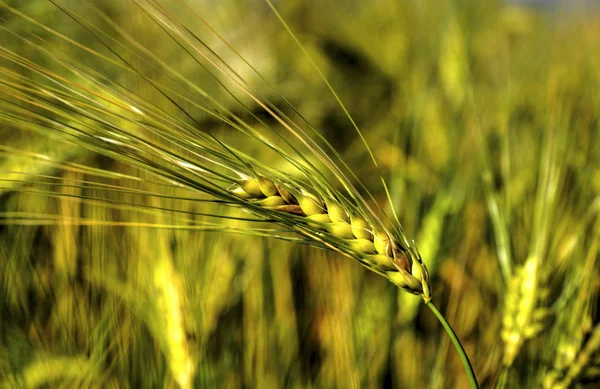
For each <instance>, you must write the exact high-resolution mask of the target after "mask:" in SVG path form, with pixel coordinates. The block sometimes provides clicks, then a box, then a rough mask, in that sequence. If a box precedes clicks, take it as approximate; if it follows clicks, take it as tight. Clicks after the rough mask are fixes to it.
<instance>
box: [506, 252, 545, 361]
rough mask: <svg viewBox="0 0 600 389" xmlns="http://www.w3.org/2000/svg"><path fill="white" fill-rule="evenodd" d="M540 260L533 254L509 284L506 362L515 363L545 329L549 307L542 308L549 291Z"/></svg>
mask: <svg viewBox="0 0 600 389" xmlns="http://www.w3.org/2000/svg"><path fill="white" fill-rule="evenodd" d="M538 273H539V261H538V258H537V257H535V256H532V257H530V258H529V259H528V260H527V261H526V262H525V263H524V264H523V266H522V267H520V268H519V270H518V271H517V272H516V274H515V276H514V277H513V278H512V279H511V281H510V284H509V286H508V295H507V298H506V307H505V309H504V315H503V318H502V332H501V334H500V336H501V338H502V340H503V342H504V361H503V363H504V365H505V366H511V365H512V364H513V362H514V360H515V358H516V357H517V355H518V353H519V351H520V350H521V347H522V346H523V344H524V343H525V341H527V340H528V339H531V338H533V337H535V336H536V335H537V334H538V333H539V332H540V331H542V330H543V329H544V323H543V320H544V319H545V318H546V317H547V316H548V314H549V312H548V309H546V308H544V307H543V306H542V307H540V305H543V304H540V301H542V300H544V295H545V294H546V292H547V291H546V290H544V289H543V288H541V287H540V285H539V282H538V281H539V278H540V277H539V274H538Z"/></svg>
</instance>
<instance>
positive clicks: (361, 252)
mask: <svg viewBox="0 0 600 389" xmlns="http://www.w3.org/2000/svg"><path fill="white" fill-rule="evenodd" d="M232 192H233V193H234V194H235V195H236V196H238V197H240V198H242V199H244V200H246V201H248V202H253V203H255V204H258V205H260V206H261V207H265V208H268V209H270V210H273V211H278V212H283V213H287V214H294V215H298V216H303V217H305V218H306V219H307V224H308V226H310V227H312V228H314V229H317V230H321V231H323V232H327V233H329V234H331V235H332V236H334V237H336V238H338V239H341V240H343V241H344V242H345V243H346V244H347V246H348V248H349V250H346V251H344V250H341V249H340V250H339V251H341V252H344V253H345V254H349V255H351V256H352V257H353V258H355V259H356V260H358V261H359V262H361V263H363V264H365V265H366V266H368V267H369V268H371V269H372V270H374V271H376V272H377V273H380V274H382V275H385V276H386V277H387V278H388V279H389V280H390V281H391V282H392V283H394V284H395V285H397V286H398V287H400V288H402V289H404V290H406V291H408V292H410V293H414V294H419V295H423V297H424V298H425V299H428V298H429V286H428V281H429V280H428V278H429V277H428V273H427V269H426V268H425V266H424V265H423V264H422V263H421V262H420V259H419V258H418V257H416V256H415V255H411V254H410V253H409V251H408V250H409V249H404V248H401V247H400V246H399V245H398V244H397V243H396V242H394V241H393V240H392V239H391V238H390V237H389V236H388V235H387V234H386V233H384V232H382V231H381V230H380V229H377V228H376V227H375V226H371V225H369V223H368V222H367V221H366V220H365V219H364V218H362V217H360V216H359V215H358V213H357V212H356V213H353V212H352V211H351V210H348V211H347V210H345V209H344V208H343V207H342V206H340V205H339V204H338V203H337V202H335V201H334V200H324V199H322V198H320V197H319V196H316V195H314V194H310V193H307V192H305V191H301V193H299V194H291V193H290V192H289V191H288V190H286V189H285V188H282V187H281V186H280V185H277V184H275V183H274V182H273V181H271V180H269V179H266V178H258V179H256V178H250V179H246V180H243V181H241V182H240V183H239V185H238V186H236V187H235V188H234V189H233V190H232Z"/></svg>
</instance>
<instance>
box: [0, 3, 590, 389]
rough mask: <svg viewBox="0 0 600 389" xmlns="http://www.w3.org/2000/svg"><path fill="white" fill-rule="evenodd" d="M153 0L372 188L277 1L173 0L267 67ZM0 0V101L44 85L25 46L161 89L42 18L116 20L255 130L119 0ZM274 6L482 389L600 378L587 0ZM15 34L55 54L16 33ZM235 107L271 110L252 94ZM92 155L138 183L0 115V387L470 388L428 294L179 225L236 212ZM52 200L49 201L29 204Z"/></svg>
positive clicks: (78, 31) (83, 34)
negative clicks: (105, 61)
mask: <svg viewBox="0 0 600 389" xmlns="http://www.w3.org/2000/svg"><path fill="white" fill-rule="evenodd" d="M161 3H164V4H165V6H166V7H169V9H170V11H171V12H173V13H174V14H175V15H177V17H179V18H181V20H182V23H183V25H185V26H186V27H187V28H189V29H191V30H193V31H195V33H196V34H198V36H200V37H201V39H202V41H203V42H205V43H206V44H207V45H208V46H209V47H210V48H211V49H212V50H215V52H217V53H219V56H220V57H221V58H222V59H223V61H224V62H225V63H227V64H228V65H230V66H231V67H232V68H234V69H236V71H237V72H238V73H239V74H240V75H241V76H242V77H243V78H244V79H245V80H246V81H247V82H248V83H249V84H250V85H253V87H255V88H256V89H257V90H258V91H259V92H260V93H261V94H262V96H263V97H264V98H266V99H269V101H271V102H272V103H273V104H274V105H275V106H276V107H278V108H279V109H280V110H281V111H282V112H284V113H286V114H288V115H291V116H294V115H295V113H294V112H293V110H292V109H291V108H290V107H289V105H288V104H287V102H288V101H289V102H290V103H291V104H292V105H293V106H294V107H296V108H297V110H298V111H299V112H300V113H301V114H302V117H303V118H305V119H306V120H307V122H309V123H311V125H313V126H314V127H315V128H316V129H318V130H319V131H320V132H321V133H322V134H323V135H324V136H325V138H326V139H327V140H328V141H329V142H330V143H331V144H332V145H333V146H334V147H335V148H336V149H337V150H338V151H339V152H340V154H341V155H342V156H343V158H344V160H345V161H346V162H347V164H348V165H349V167H350V168H351V169H352V170H353V171H354V172H355V173H356V175H357V176H358V177H359V178H360V179H361V181H362V182H363V183H364V184H365V186H366V187H367V188H369V190H370V191H372V192H373V194H374V195H375V197H376V199H377V200H378V201H380V202H381V204H382V205H384V206H387V205H385V204H386V203H385V194H384V191H383V188H382V187H381V183H380V182H379V178H378V177H377V174H376V169H375V167H374V166H373V164H372V163H371V161H370V157H369V154H368V152H367V150H366V149H365V147H364V144H363V143H362V141H361V140H360V138H359V137H358V136H357V135H356V132H355V131H354V129H353V128H352V125H351V123H350V122H349V120H348V119H347V118H346V116H345V115H344V112H343V110H342V109H341V108H340V106H339V104H338V103H337V101H336V99H335V98H334V96H333V95H332V94H331V93H330V92H329V90H328V89H327V86H326V85H325V83H324V82H323V80H322V79H321V78H320V77H319V74H318V72H317V71H316V70H315V68H314V67H313V66H312V65H311V63H310V61H309V60H308V59H307V57H306V56H305V55H304V54H303V52H302V51H301V50H300V48H299V47H298V46H297V45H296V44H295V43H294V40H293V38H292V37H291V36H290V35H289V34H288V32H287V31H286V29H285V28H284V26H283V25H282V24H281V23H280V22H279V21H278V19H277V17H276V16H275V15H274V14H273V12H272V11H271V10H270V9H269V7H268V5H267V4H265V3H264V2H262V1H258V0H256V1H255V0H245V1H239V0H235V1H234V0H224V1H220V2H212V1H202V0H189V1H187V4H189V5H190V6H191V7H192V8H193V9H194V10H195V12H197V13H198V14H200V15H202V17H203V18H204V19H205V20H207V21H208V22H209V23H210V25H211V26H212V28H214V30H216V31H217V32H218V33H219V34H220V35H221V36H222V37H223V38H224V39H226V40H227V41H228V42H229V43H230V44H231V45H232V46H233V47H235V49H236V50H237V51H239V53H240V54H241V55H242V56H243V57H244V58H246V59H247V60H248V62H249V63H251V64H252V66H254V67H255V68H256V70H257V71H258V73H259V74H260V76H259V74H257V73H255V72H253V71H252V70H251V69H250V68H249V67H248V66H247V64H245V63H243V61H242V60H241V59H240V58H239V57H238V56H236V55H235V54H234V53H233V52H232V51H231V50H228V48H227V47H226V45H225V44H224V43H223V41H221V40H220V39H219V38H218V37H217V36H216V35H215V33H214V32H212V31H211V30H209V29H207V28H206V27H205V26H203V25H202V24H201V23H200V22H199V21H198V20H197V19H194V18H193V17H192V15H191V12H189V10H187V9H186V8H185V7H183V6H182V5H181V2H179V1H175V0H174V1H165V2H161ZM0 4H1V5H2V7H0V23H1V25H0V29H1V32H0V33H1V34H2V38H0V42H1V48H2V53H1V55H0V66H1V68H2V72H3V73H4V74H5V76H3V78H2V79H1V81H2V82H1V83H0V99H1V100H2V101H3V103H1V104H8V103H7V101H9V100H10V98H11V96H10V93H9V92H7V91H8V89H7V88H8V85H9V84H10V83H11V82H13V81H10V79H9V77H8V76H7V75H8V74H11V75H12V74H13V73H11V72H14V74H18V75H20V76H22V77H24V78H22V79H21V80H22V81H21V82H22V83H23V85H26V82H25V81H23V80H27V79H29V80H31V82H33V83H35V82H41V81H37V80H39V77H42V76H41V75H40V74H34V73H35V72H33V71H31V69H29V70H28V71H25V70H23V68H22V66H18V65H17V64H16V62H15V60H14V57H12V55H13V54H11V53H16V54H19V55H21V56H23V58H28V59H31V60H32V61H35V62H36V63H37V64H41V65H42V66H47V67H52V66H54V62H55V58H53V56H54V55H56V57H60V55H69V56H71V58H74V59H76V60H79V61H81V62H82V63H85V64H86V65H87V66H90V69H95V70H90V74H92V73H91V72H92V71H99V72H102V73H103V74H104V76H105V77H108V78H110V79H111V80H113V81H115V82H119V83H121V84H122V85H124V86H126V87H128V88H131V89H132V90H135V91H137V92H138V93H140V95H141V96H143V98H144V99H145V100H146V101H148V102H150V103H151V104H156V105H157V106H159V105H160V106H162V105H165V104H166V103H165V101H164V99H161V97H160V96H158V94H157V93H156V91H155V90H153V89H152V88H151V87H150V86H149V82H140V80H139V79H138V78H134V77H133V76H131V74H130V73H128V72H125V71H123V70H122V69H120V68H118V67H117V66H114V65H113V66H109V65H106V66H105V65H100V64H99V61H97V60H96V59H95V58H94V57H92V56H91V55H90V54H89V52H86V51H85V50H82V49H81V47H80V48H78V49H77V50H76V49H74V48H73V46H72V45H67V44H66V43H65V41H64V40H63V39H59V37H58V36H57V35H56V34H54V33H51V31H49V29H48V28H50V29H52V30H53V31H55V32H57V33H60V34H63V36H66V37H68V38H69V39H72V40H73V41H75V42H78V43H79V44H80V45H82V46H83V47H90V48H93V49H94V50H98V51H99V52H102V53H103V54H105V55H110V54H109V53H106V52H103V51H102V50H103V48H102V47H101V45H100V44H99V43H98V42H97V41H95V40H94V39H92V36H91V35H92V33H93V34H96V35H100V34H101V32H99V31H104V32H105V33H106V34H107V36H109V37H110V36H112V37H116V36H117V35H116V33H115V31H117V29H122V30H123V31H126V32H127V33H128V34H131V36H132V37H133V39H134V40H135V42H138V43H139V44H141V45H143V46H144V47H146V48H147V49H148V50H149V52H150V53H152V54H154V55H156V56H158V57H159V58H160V59H161V60H163V61H166V62H167V63H169V64H173V66H176V67H177V69H178V71H179V72H180V74H182V75H183V76H184V77H185V78H186V79H188V80H190V81H191V82H193V83H194V84H196V85H200V86H201V87H202V88H203V90H204V91H206V92H207V93H208V94H209V95H210V96H212V97H213V98H215V99H216V100H218V101H220V102H221V103H222V104H223V105H224V106H225V107H227V108H228V109H230V110H231V111H233V112H236V113H237V114H239V115H241V117H242V118H245V120H247V121H248V122H249V123H252V124H253V125H254V124H256V123H255V119H254V118H252V117H251V116H250V115H249V114H248V113H246V112H245V111H244V110H242V109H241V108H240V103H239V102H238V101H235V99H233V98H232V96H230V95H228V94H227V93H226V91H225V90H224V89H223V88H221V87H220V86H219V85H218V83H216V82H215V78H213V77H212V76H211V75H210V74H209V72H208V71H207V70H206V69H203V68H202V67H201V66H199V64H198V63H197V62H195V61H193V60H192V59H191V58H190V56H189V55H187V53H186V52H185V51H184V50H182V48H181V47H180V46H178V44H177V43H176V41H175V40H173V39H172V38H170V37H169V36H168V35H167V34H166V32H165V31H161V30H160V29H158V28H157V25H156V24H154V22H153V21H152V20H151V19H150V18H149V17H148V15H147V14H145V13H144V11H143V8H142V7H138V6H137V5H136V2H135V1H116V0H102V1H93V2H89V3H88V2H77V1H57V3H56V4H58V6H57V5H56V4H54V3H53V2H50V1H44V0H34V1H33V0H32V1H19V0H16V1H5V2H2V3H0ZM275 6H276V7H277V9H278V11H279V12H280V13H281V15H282V16H283V18H284V19H285V20H286V22H287V23H288V24H289V26H290V27H291V28H292V30H293V31H294V33H295V34H296V35H297V37H298V39H299V40H300V42H301V43H302V45H303V46H304V48H305V50H306V51H307V52H308V54H309V55H310V58H311V59H312V61H314V62H315V63H316V64H317V65H318V67H319V68H320V69H321V71H322V72H323V73H324V75H325V77H326V78H327V79H328V80H329V81H330V82H331V84H332V86H333V88H334V89H335V91H336V92H337V93H338V94H339V96H340V99H341V101H343V103H344V104H345V105H346V107H347V109H348V111H349V112H350V114H351V115H352V117H353V118H354V120H355V121H356V123H357V124H358V126H359V127H360V128H361V130H362V131H363V133H364V135H365V138H366V140H367V142H368V144H369V146H370V147H371V148H372V150H373V153H374V155H375V156H376V158H377V160H378V163H379V165H380V169H381V171H382V173H383V176H384V177H385V179H386V181H387V182H388V184H389V187H390V191H391V196H392V198H393V200H394V204H395V206H396V212H397V213H398V215H399V218H400V221H401V223H402V226H403V228H404V231H405V233H406V235H407V236H408V237H409V238H411V239H414V240H415V241H416V243H417V246H418V247H419V250H420V252H421V255H422V257H423V259H424V261H425V263H426V264H427V267H428V268H429V271H430V273H431V284H432V288H433V289H432V295H433V299H434V301H436V304H437V306H438V308H440V310H441V311H442V312H443V313H444V314H445V315H446V317H447V319H448V320H449V322H450V323H451V324H452V325H453V327H454V329H455V331H456V332H457V334H458V336H459V338H460V339H461V340H462V342H463V345H464V346H465V349H466V351H467V353H468V355H469V356H470V359H471V362H472V364H473V366H474V369H475V372H476V374H477V377H478V379H479V381H480V384H481V386H482V387H484V388H502V387H506V388H567V387H572V388H579V387H590V388H592V387H597V385H599V383H600V324H599V323H600V315H599V313H598V299H597V293H598V291H599V288H600V282H599V281H598V280H600V277H598V276H599V275H600V274H599V273H600V267H599V259H600V258H599V257H600V252H599V245H600V218H599V216H598V213H599V211H600V120H599V112H600V18H599V15H600V14H598V12H597V11H598V10H597V9H596V6H595V4H594V2H592V1H588V2H576V1H521V2H519V1H507V2H503V1H499V0H485V1H481V0H479V1H477V0H455V1H452V2H439V1H428V0H426V1H392V0H374V1H369V2H361V1H332V2H317V1H276V2H275ZM59 7H65V8H66V9H69V10H72V12H74V13H75V15H77V16H78V18H80V19H74V18H72V17H69V16H68V15H67V14H66V13H65V12H64V9H65V8H63V9H62V10H61V8H59ZM76 20H85V21H89V22H90V23H92V24H94V25H95V26H97V27H99V29H98V30H94V29H93V28H91V27H90V25H88V24H85V23H77V22H76ZM23 33H28V34H32V35H31V36H35V37H37V38H35V39H34V38H30V39H31V41H32V42H34V43H35V45H37V47H38V48H39V47H43V48H45V49H46V50H47V52H49V53H51V54H52V55H43V54H41V53H40V51H39V50H37V49H36V48H35V47H33V46H32V45H30V44H26V43H24V42H23V41H22V40H20V39H17V38H16V36H18V35H21V34H23ZM116 42H121V43H124V44H125V43H127V42H125V41H124V40H122V39H121V40H119V39H117V40H116ZM140 66H142V67H143V66H146V65H144V63H143V62H142V63H141V65H140ZM146 69H148V71H149V74H152V77H153V80H158V81H163V79H164V81H165V82H169V81H168V80H166V74H164V73H161V72H159V71H157V70H156V71H155V70H153V69H150V68H149V67H148V66H146ZM261 76H262V77H264V78H261ZM11 77H12V76H11ZM15 77H16V76H15ZM265 80H267V81H268V84H267V82H265ZM11 90H12V89H11ZM242 99H243V98H242ZM242 102H243V103H244V104H246V105H247V106H248V107H250V110H251V111H252V112H253V113H254V114H256V115H257V116H258V117H260V118H261V119H262V120H264V121H265V122H266V123H267V124H268V125H271V126H273V128H276V127H277V123H276V122H275V121H274V120H273V119H272V118H270V117H269V116H268V115H267V114H266V113H265V112H264V111H263V110H261V109H260V108H259V107H258V106H257V105H256V104H255V103H253V102H252V101H250V100H249V99H247V98H246V99H245V100H242ZM4 107H6V106H4ZM65 109H67V108H65ZM190 112H193V114H194V120H196V121H198V122H199V123H201V124H202V130H203V131H206V132H207V133H211V134H214V135H216V136H219V137H220V138H222V139H225V140H226V141H227V142H228V144H231V145H234V146H236V147H238V148H239V149H241V150H243V151H244V152H246V153H247V154H249V155H251V156H254V157H255V158H257V159H258V160H259V161H261V162H263V163H265V164H273V165H274V166H276V167H277V168H280V169H282V170H286V168H287V167H286V166H285V165H284V164H283V163H282V162H281V161H279V160H273V161H271V160H270V159H269V158H270V154H268V153H265V152H264V150H263V149H261V148H260V147H254V146H253V144H252V143H248V142H247V141H245V138H244V137H243V136H241V135H240V134H239V133H238V132H237V131H235V130H232V129H230V128H229V127H227V126H225V125H224V124H223V123H222V122H220V121H218V120H215V119H214V118H211V117H210V115H207V114H206V113H205V112H202V111H201V110H194V109H193V107H191V108H190ZM294 117H296V118H297V116H294ZM40 155H42V156H46V157H47V158H40V157H39V156H40ZM83 165H85V166H90V167H94V168H97V169H98V172H100V173H101V174H100V173H98V174H99V175H96V176H95V178H94V179H95V180H96V181H98V180H100V182H102V183H103V185H105V186H106V187H109V186H110V185H113V184H115V183H116V182H121V181H119V180H120V179H122V177H125V175H127V176H128V177H141V178H144V179H148V178H149V177H148V176H147V175H145V174H146V173H144V172H141V171H140V170H139V169H137V168H136V167H135V166H128V165H127V164H124V163H122V161H119V160H118V158H114V157H111V156H107V155H102V154H99V153H94V152H91V151H89V150H88V149H86V148H83V147H81V148H79V147H74V146H73V145H72V144H71V143H67V142H61V141H60V140H59V141H57V140H56V139H54V138H51V137H45V136H41V135H39V134H37V133H35V134H34V133H33V132H31V131H28V129H25V128H21V127H19V126H16V125H15V124H14V122H13V121H12V120H11V119H10V117H8V116H7V115H4V114H2V115H0V318H1V320H0V387H6V388H13V387H15V388H17V387H18V388H59V387H60V388H104V387H106V388H161V387H164V388H178V387H180V388H192V387H194V388H466V387H468V381H467V378H466V375H465V372H464V370H463V367H462V365H461V362H460V360H459V358H458V355H457V354H456V351H455V350H454V349H453V347H452V345H451V344H450V342H449V340H448V338H447V336H446V334H445V333H444V332H443V329H442V327H441V326H440V325H439V323H438V322H437V320H436V318H435V317H434V316H433V315H432V313H431V312H430V311H429V310H428V309H427V308H426V307H425V306H424V305H423V304H422V301H421V299H420V298H419V297H417V296H412V295H408V294H406V293H404V292H402V291H399V290H398V289H397V288H396V287H395V286H394V285H393V284H391V283H390V282H388V281H387V280H386V279H384V278H382V277H380V276H378V275H376V274H374V273H371V272H369V271H368V270H366V269H365V268H363V267H362V266H360V265H359V264H357V263H355V262H353V261H351V260H349V259H347V258H344V257H342V256H340V255H339V254H336V253H332V252H326V251H322V250H318V249H315V248H310V247H305V246H303V245H297V244H294V243H291V242H285V241H280V240H276V239H270V238H267V237H256V236H244V235H237V234H228V233H223V232H220V231H202V230H194V229H192V228H186V226H188V225H189V224H190V223H191V222H190V220H204V218H205V216H203V214H204V213H208V212H212V213H215V212H221V213H223V214H227V212H229V211H228V210H227V209H221V208H219V207H217V206H215V205H214V204H204V203H201V202H194V201H186V200H185V198H189V197H190V195H189V191H186V190H183V189H180V188H176V187H168V186H165V185H163V184H159V183H152V182H150V181H146V182H145V185H143V190H144V191H147V192H151V193H158V194H160V195H162V197H159V196H146V195H144V196H142V195H136V194H135V193H131V192H127V193H123V192H120V191H119V190H116V189H115V190H105V189H106V188H104V189H102V188H99V187H98V186H93V187H91V186H87V185H85V182H86V181H88V180H91V179H92V178H90V174H89V170H82V169H81V168H80V167H81V166H83ZM107 172H110V174H109V173H107ZM117 174H119V175H120V176H117ZM98 177H101V178H98ZM73 183H75V184H73ZM127 185H128V187H130V188H140V189H141V188H142V186H141V184H140V186H139V187H138V184H137V183H136V182H135V181H130V182H129V183H128V184H127ZM42 214H43V215H54V216H53V217H48V218H46V219H44V220H40V219H39V218H34V217H28V216H23V215H42ZM84 219H85V220H86V221H87V222H85V223H83V222H78V223H67V222H65V221H68V220H84ZM221 222H222V223H227V224H228V225H231V226H235V227H239V228H244V227H243V226H244V225H247V223H246V224H244V222H243V221H240V220H231V221H221Z"/></svg>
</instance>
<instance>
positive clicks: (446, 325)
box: [425, 300, 479, 389]
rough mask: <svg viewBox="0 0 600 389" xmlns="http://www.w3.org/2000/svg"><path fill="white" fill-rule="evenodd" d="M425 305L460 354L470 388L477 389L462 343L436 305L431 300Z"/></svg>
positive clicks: (473, 373)
mask: <svg viewBox="0 0 600 389" xmlns="http://www.w3.org/2000/svg"><path fill="white" fill-rule="evenodd" d="M425 305H427V306H428V307H429V309H431V310H432V311H433V313H434V314H435V316H436V317H437V318H438V320H439V321H440V323H442V326H444V329H445V330H446V332H447V333H448V336H450V339H451V340H452V343H454V347H455V348H456V351H458V355H459V356H460V359H461V360H462V362H463V365H464V367H465V371H466V372H467V375H468V376H469V382H470V383H471V388H472V389H479V385H478V384H477V378H475V372H473V367H472V366H471V362H469V357H468V356H467V353H466V352H465V349H464V348H463V346H462V344H461V343H460V340H458V336H456V333H455V332H454V330H453V329H452V327H451V326H450V323H448V321H447V320H446V318H445V317H444V315H442V314H441V313H440V311H438V309H437V307H436V306H435V305H434V304H433V302H432V301H431V300H429V301H427V302H426V303H425Z"/></svg>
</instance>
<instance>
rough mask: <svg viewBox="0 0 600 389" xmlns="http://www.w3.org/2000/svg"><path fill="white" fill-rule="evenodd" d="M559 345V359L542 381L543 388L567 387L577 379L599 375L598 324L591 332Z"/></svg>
mask: <svg viewBox="0 0 600 389" xmlns="http://www.w3.org/2000/svg"><path fill="white" fill-rule="evenodd" d="M585 335H586V336H585V338H586V339H585V340H584V339H583V338H584V337H583V336H580V337H575V339H574V341H573V342H564V343H563V344H561V345H560V346H559V350H558V351H559V359H558V360H557V362H556V363H555V366H554V369H553V370H552V371H550V372H549V373H548V374H547V376H546V379H545V381H544V389H567V388H569V387H571V386H573V384H575V383H577V382H578V381H580V380H581V381H584V380H589V381H593V382H595V381H596V380H598V378H599V377H600V324H598V325H596V327H595V328H594V329H593V330H592V331H591V333H586V334H585Z"/></svg>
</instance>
